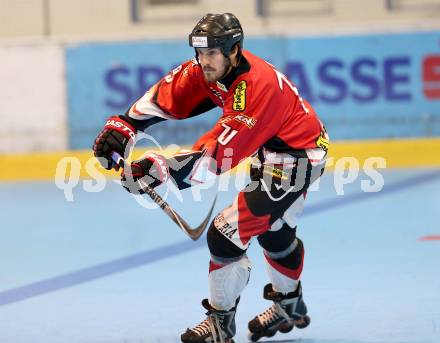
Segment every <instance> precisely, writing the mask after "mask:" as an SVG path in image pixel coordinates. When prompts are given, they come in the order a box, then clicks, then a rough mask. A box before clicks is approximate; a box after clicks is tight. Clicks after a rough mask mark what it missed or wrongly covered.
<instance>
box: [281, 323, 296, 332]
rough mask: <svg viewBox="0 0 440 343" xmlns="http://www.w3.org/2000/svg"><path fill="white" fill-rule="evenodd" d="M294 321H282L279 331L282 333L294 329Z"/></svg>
mask: <svg viewBox="0 0 440 343" xmlns="http://www.w3.org/2000/svg"><path fill="white" fill-rule="evenodd" d="M293 326H294V325H293V323H292V322H286V323H282V324H281V325H280V326H279V327H278V331H279V332H281V333H288V332H290V331H292V329H293Z"/></svg>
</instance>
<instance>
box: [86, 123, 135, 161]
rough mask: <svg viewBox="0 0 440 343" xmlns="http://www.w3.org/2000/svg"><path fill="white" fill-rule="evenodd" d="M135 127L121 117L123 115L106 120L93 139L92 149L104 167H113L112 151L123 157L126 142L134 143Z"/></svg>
mask: <svg viewBox="0 0 440 343" xmlns="http://www.w3.org/2000/svg"><path fill="white" fill-rule="evenodd" d="M136 133H137V130H136V128H135V127H134V126H133V125H131V124H130V123H128V122H127V121H126V120H124V119H123V116H113V117H110V118H108V119H107V122H106V124H105V126H104V128H103V129H102V131H101V132H100V133H99V135H98V137H96V139H95V144H94V145H93V151H94V154H95V157H97V158H98V159H99V162H100V163H101V164H102V166H103V167H104V168H105V169H112V168H113V167H115V162H114V161H113V160H112V158H111V154H112V152H117V153H118V154H119V155H120V156H122V157H124V156H125V155H124V153H125V149H126V148H127V145H128V143H130V144H134V140H135V138H136Z"/></svg>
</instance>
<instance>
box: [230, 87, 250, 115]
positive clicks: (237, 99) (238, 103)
mask: <svg viewBox="0 0 440 343" xmlns="http://www.w3.org/2000/svg"><path fill="white" fill-rule="evenodd" d="M246 88H247V83H246V81H245V80H242V81H240V82H239V83H237V86H235V90H234V101H233V103H232V109H233V110H234V111H244V110H245V109H246Z"/></svg>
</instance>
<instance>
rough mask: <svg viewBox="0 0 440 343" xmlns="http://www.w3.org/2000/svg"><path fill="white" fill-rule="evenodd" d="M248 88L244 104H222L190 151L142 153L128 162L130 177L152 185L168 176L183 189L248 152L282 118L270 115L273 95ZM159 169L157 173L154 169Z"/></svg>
mask: <svg viewBox="0 0 440 343" xmlns="http://www.w3.org/2000/svg"><path fill="white" fill-rule="evenodd" d="M248 87H249V86H248ZM251 92H252V88H251V87H249V89H248V90H247V93H248V94H247V95H246V96H247V97H248V98H247V101H248V105H247V108H245V109H244V110H243V111H234V110H233V107H232V106H233V105H232V104H230V105H231V108H230V109H229V108H225V113H224V114H223V116H222V117H221V118H220V119H219V121H218V122H217V123H216V125H215V126H214V127H213V128H212V129H211V130H210V131H208V132H207V133H206V134H205V135H203V136H202V137H201V138H200V139H199V140H198V141H197V142H196V144H194V146H193V148H192V150H191V151H190V152H187V153H184V154H179V155H176V156H174V157H173V158H171V159H165V158H163V157H160V160H156V161H153V160H152V159H151V157H149V156H146V157H144V158H143V159H141V160H139V161H136V162H134V164H132V166H131V167H132V170H136V173H135V174H136V175H135V177H134V179H135V180H136V179H139V178H142V177H146V179H147V180H148V179H149V180H150V185H152V186H153V187H154V186H157V185H158V184H160V183H162V182H165V181H167V180H168V179H169V178H170V177H171V178H172V180H173V181H174V183H175V184H176V185H177V187H178V188H180V189H183V188H187V187H190V186H191V185H192V184H194V183H200V182H203V181H204V177H206V175H207V173H212V174H217V175H218V174H221V173H223V172H226V171H228V170H230V169H232V168H234V167H235V166H236V165H237V164H239V163H240V162H241V161H242V160H244V159H246V158H247V157H249V156H251V155H252V154H253V153H255V152H256V151H257V149H258V148H259V147H260V146H262V145H263V144H264V143H265V142H266V141H267V140H269V139H270V138H271V137H273V136H274V135H276V133H277V131H278V130H279V127H280V126H281V125H282V122H283V118H274V117H273V111H272V110H271V108H270V106H269V105H268V104H269V100H271V99H273V95H272V94H265V96H264V97H262V96H261V95H260V96H257V95H255V97H251V94H252V93H251ZM253 99H255V100H254V101H252V100H253ZM156 156H157V155H156ZM163 166H166V168H163ZM159 169H161V172H160V173H158V172H157V171H158V170H159ZM124 181H125V180H124V178H123V182H124ZM136 187H137V186H134V187H133V189H136ZM126 188H127V189H128V187H126ZM137 188H139V187H137Z"/></svg>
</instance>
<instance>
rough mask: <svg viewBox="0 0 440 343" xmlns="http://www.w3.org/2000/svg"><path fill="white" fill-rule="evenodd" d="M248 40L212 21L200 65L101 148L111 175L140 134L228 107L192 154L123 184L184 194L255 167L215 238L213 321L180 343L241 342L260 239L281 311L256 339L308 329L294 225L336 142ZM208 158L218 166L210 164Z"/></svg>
mask: <svg viewBox="0 0 440 343" xmlns="http://www.w3.org/2000/svg"><path fill="white" fill-rule="evenodd" d="M243 38H244V37H243V30H242V27H241V25H240V22H239V21H238V19H237V18H236V17H235V16H234V15H233V14H230V13H224V14H207V15H205V16H204V17H203V18H202V19H201V20H200V21H199V22H198V23H197V25H196V26H195V27H194V29H193V31H192V32H191V34H190V35H189V45H190V46H191V47H193V48H194V49H195V54H196V58H195V59H193V60H191V61H187V62H185V63H183V64H182V65H181V66H179V67H178V68H176V69H174V70H173V71H172V72H171V73H169V74H168V75H166V76H165V77H164V78H163V79H161V80H160V81H159V82H158V83H157V84H155V85H154V86H153V87H152V88H151V89H150V90H148V91H147V92H146V93H145V95H144V96H143V97H141V98H140V99H139V100H138V101H136V102H135V103H134V104H133V105H132V106H131V108H130V109H129V110H128V111H127V113H125V114H124V115H119V116H113V117H111V118H109V120H108V121H107V123H106V124H105V126H104V128H103V130H102V131H101V133H100V134H99V135H98V137H97V138H96V140H95V144H94V147H93V149H94V152H95V156H97V157H100V158H101V161H104V162H103V163H104V167H106V168H107V169H110V168H112V167H113V166H114V162H113V161H112V159H111V154H112V152H114V151H115V152H117V153H119V154H120V155H122V156H123V155H124V152H125V150H126V147H127V146H128V144H129V143H130V142H132V141H133V140H134V138H135V136H136V134H137V132H138V131H140V130H145V129H146V128H148V127H149V126H151V125H152V124H154V123H157V122H159V121H162V120H166V119H185V118H189V117H192V116H195V115H198V114H201V113H203V112H206V111H208V110H210V109H212V108H214V107H215V106H220V107H221V108H222V109H223V114H222V116H221V117H220V118H219V119H218V121H217V123H216V124H215V125H214V127H213V128H212V129H211V130H210V131H209V132H207V133H206V134H204V135H203V136H202V137H200V138H199V139H198V140H197V142H196V143H195V144H194V146H193V147H192V149H191V151H189V152H187V153H181V154H178V155H176V156H174V157H173V158H165V157H163V156H161V155H159V154H153V153H150V154H147V155H146V157H144V158H142V159H140V160H137V161H134V162H132V163H131V166H130V168H126V170H125V172H124V173H123V175H122V182H123V185H124V187H126V188H127V189H128V190H129V191H131V192H134V193H136V192H138V191H139V189H141V187H140V186H139V184H138V180H139V179H141V178H142V179H143V180H145V179H147V180H148V182H149V184H150V185H151V186H152V187H156V186H157V185H159V184H161V183H163V182H165V181H167V180H169V179H172V180H173V182H174V183H175V184H176V185H177V186H178V187H179V188H180V189H184V188H187V187H190V186H191V185H192V184H193V183H194V180H196V179H197V178H198V176H197V175H198V174H199V172H200V171H203V169H204V168H209V169H211V170H214V172H215V173H216V174H221V173H223V172H226V171H228V170H230V169H232V168H234V167H235V166H236V165H237V164H238V163H240V162H241V161H242V160H243V159H245V158H246V157H249V156H253V157H254V161H253V163H252V166H251V169H250V177H251V183H250V184H249V185H247V186H246V187H245V188H244V189H243V190H242V191H240V192H239V194H238V195H237V196H236V198H235V200H234V202H233V203H232V204H231V205H230V206H228V207H227V208H225V209H224V210H222V211H221V212H220V213H219V214H217V216H216V217H215V218H214V220H213V221H212V223H211V225H210V227H209V229H208V233H207V242H208V247H209V251H210V254H211V259H210V264H209V277H208V282H209V299H204V300H203V301H202V305H203V307H204V308H205V309H206V310H207V317H206V319H205V320H203V321H202V322H201V323H200V324H198V325H197V326H195V327H194V328H192V329H187V330H186V332H184V333H183V334H182V336H181V340H182V342H185V343H190V342H191V343H201V342H233V340H232V338H233V336H234V335H235V332H236V327H235V313H236V310H237V306H238V303H239V299H240V294H241V292H242V290H243V288H244V287H245V286H246V284H247V282H248V279H249V275H250V271H251V264H250V262H249V260H248V258H247V256H246V250H247V248H248V246H249V243H250V241H251V239H252V238H254V237H257V240H258V242H259V244H260V245H261V246H262V248H263V254H264V257H265V261H266V264H267V271H268V274H269V279H270V283H269V284H268V285H266V287H265V288H264V292H263V294H264V298H265V299H267V300H270V301H272V302H273V305H272V306H271V307H269V308H268V309H267V310H266V311H264V312H263V313H261V314H258V315H257V316H256V317H255V318H253V319H252V320H250V322H249V330H250V339H251V340H253V341H257V340H258V339H260V338H261V337H264V336H267V337H270V336H273V335H274V334H275V333H276V332H277V331H280V332H288V331H290V330H291V329H292V328H293V327H297V328H305V327H306V326H307V325H309V323H310V318H309V317H308V316H307V308H306V305H305V303H304V300H303V295H302V288H301V283H300V276H301V272H302V268H303V259H304V247H303V243H302V242H301V240H300V239H299V238H298V237H297V236H296V226H297V223H296V216H297V215H298V214H299V213H300V212H301V210H302V207H303V202H304V199H305V196H306V191H307V189H308V187H309V186H310V185H311V183H313V182H314V181H315V180H316V179H317V178H319V177H320V175H321V174H322V172H323V169H324V163H325V158H326V153H327V148H328V136H327V133H326V131H325V129H324V126H323V125H322V123H321V122H320V120H319V119H318V117H317V115H316V113H315V111H314V110H313V108H312V107H311V106H310V105H309V103H307V101H305V100H304V99H302V98H301V97H300V95H299V94H298V90H297V89H296V87H295V86H294V85H293V84H292V83H291V82H290V81H289V80H288V79H287V78H286V77H285V76H284V75H283V74H282V73H280V72H279V71H278V70H277V69H275V67H273V66H272V65H270V64H269V63H267V62H266V61H264V60H263V59H261V58H259V57H257V56H255V55H253V54H252V53H250V52H248V51H246V50H243ZM207 158H210V159H211V162H210V163H205V162H204V161H206V159H207ZM182 165H183V166H182ZM200 174H203V173H200Z"/></svg>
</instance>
